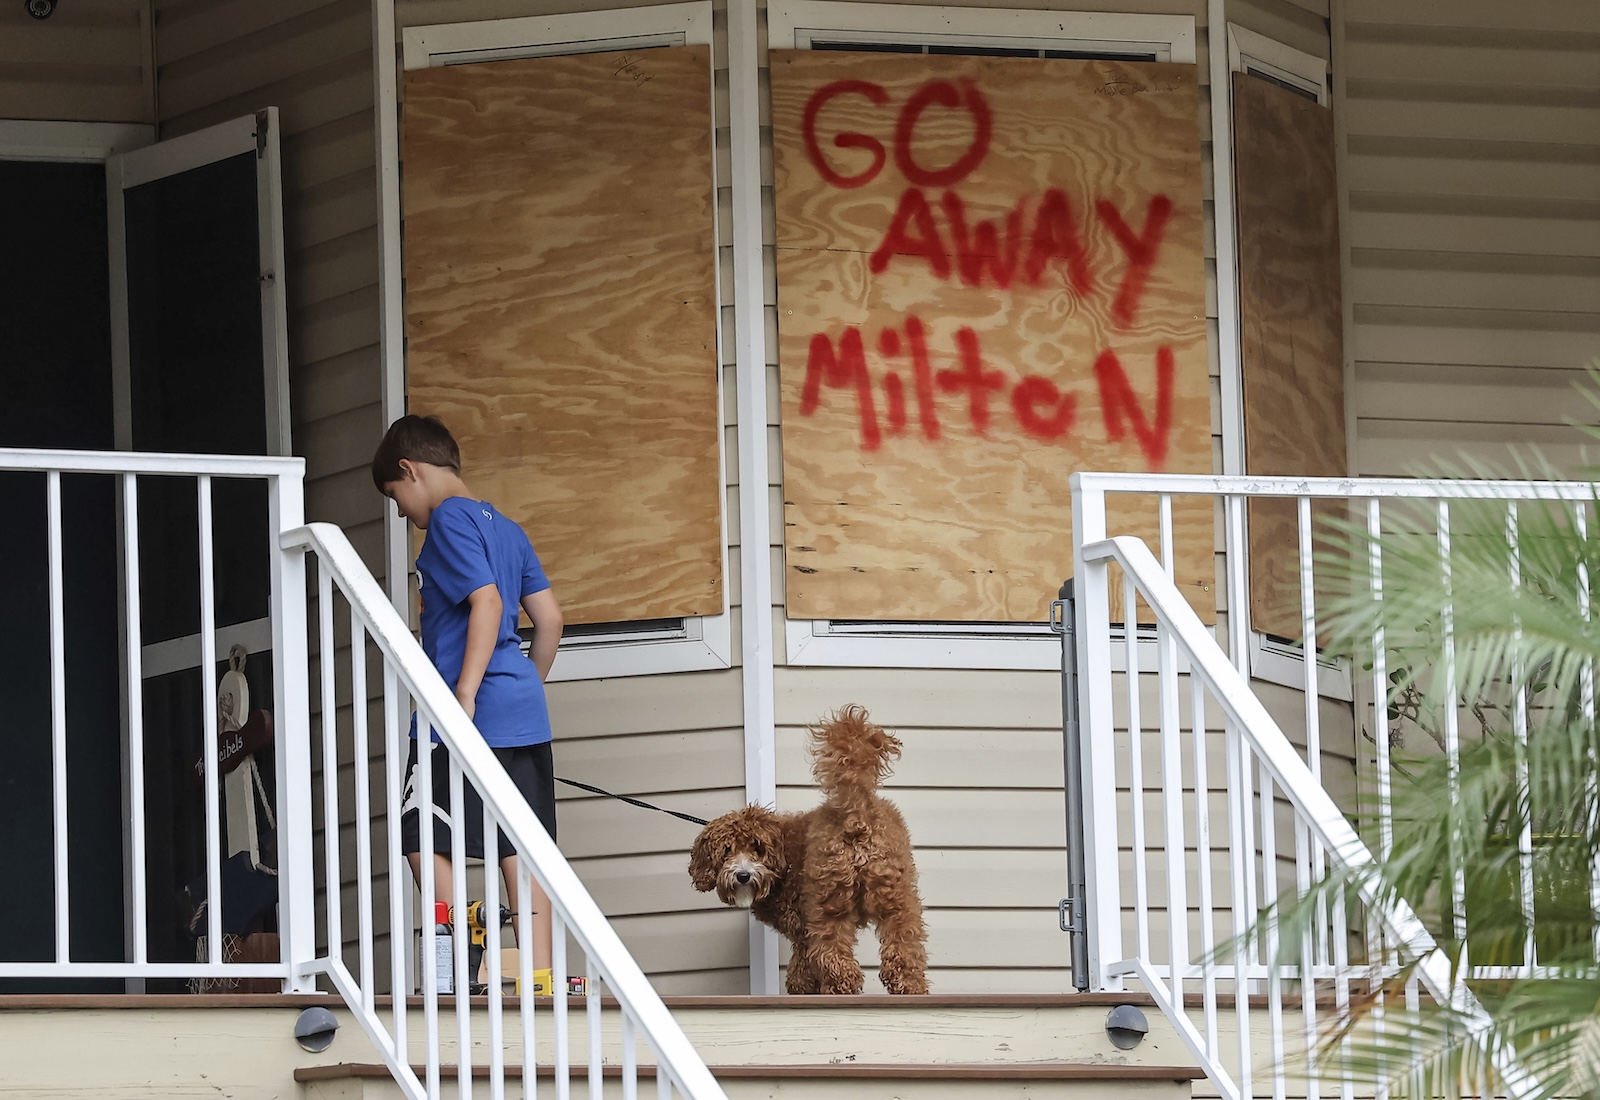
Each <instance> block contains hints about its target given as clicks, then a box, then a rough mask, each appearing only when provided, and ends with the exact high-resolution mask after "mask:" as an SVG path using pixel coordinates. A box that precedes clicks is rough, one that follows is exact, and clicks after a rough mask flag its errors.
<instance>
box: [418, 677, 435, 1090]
mask: <svg viewBox="0 0 1600 1100" xmlns="http://www.w3.org/2000/svg"><path fill="white" fill-rule="evenodd" d="M416 722H417V736H416V746H417V770H416V779H415V783H414V786H413V791H414V792H415V796H416V808H417V863H418V867H419V873H418V875H417V883H418V886H419V888H420V890H421V899H422V955H421V958H419V959H418V960H417V973H418V975H419V977H418V980H419V981H420V982H421V984H422V1027H423V1033H424V1034H425V1035H426V1036H427V1042H428V1056H427V1073H428V1080H427V1084H428V1095H429V1096H430V1097H432V1096H438V1095H439V1078H440V1066H439V985H440V981H439V963H438V959H439V952H438V942H437V941H438V936H437V934H436V926H437V923H438V918H437V908H438V906H437V901H436V899H437V898H438V896H439V892H438V890H437V889H436V884H435V881H434V880H435V875H434V866H433V855H434V848H435V844H434V829H435V826H436V824H437V823H436V822H435V821H434V817H433V802H434V798H433V751H434V744H433V727H434V717H433V715H432V713H430V712H429V711H427V710H424V709H423V707H422V706H421V705H420V701H419V705H418V707H417V710H416Z"/></svg>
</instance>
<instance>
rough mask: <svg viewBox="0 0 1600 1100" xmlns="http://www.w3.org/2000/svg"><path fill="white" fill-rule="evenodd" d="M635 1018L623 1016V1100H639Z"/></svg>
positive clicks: (625, 1014) (624, 1014)
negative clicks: (634, 1035) (634, 1034)
mask: <svg viewBox="0 0 1600 1100" xmlns="http://www.w3.org/2000/svg"><path fill="white" fill-rule="evenodd" d="M635 1041H636V1040H635V1039H634V1037H633V1017H631V1016H629V1015H628V1014H627V1013H626V1012H624V1013H623V1014H622V1100H639V1052H638V1051H637V1050H635V1049H634V1043H635Z"/></svg>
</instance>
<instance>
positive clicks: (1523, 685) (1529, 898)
mask: <svg viewBox="0 0 1600 1100" xmlns="http://www.w3.org/2000/svg"><path fill="white" fill-rule="evenodd" d="M1506 546H1507V549H1508V550H1510V553H1511V561H1510V566H1511V577H1510V581H1511V590H1512V592H1514V593H1516V594H1517V595H1519V596H1520V595H1521V594H1522V546H1521V541H1520V536H1519V531H1518V524H1517V502H1516V501H1511V502H1510V503H1508V504H1507V505H1506ZM1511 647H1512V648H1511V683H1512V684H1513V685H1514V687H1513V691H1514V692H1515V695H1514V698H1513V701H1512V704H1511V705H1512V711H1511V725H1512V733H1513V736H1514V737H1515V738H1516V740H1517V747H1518V750H1519V751H1518V753H1517V791H1518V795H1519V798H1518V802H1519V803H1520V804H1521V805H1523V806H1526V807H1527V808H1528V813H1527V815H1526V816H1525V817H1524V818H1523V819H1522V827H1521V828H1520V829H1519V830H1518V832H1517V865H1518V871H1519V874H1518V879H1519V885H1520V887H1521V891H1520V892H1521V896H1522V897H1521V900H1522V918H1523V921H1524V922H1525V924H1526V928H1525V931H1524V936H1523V948H1522V965H1523V966H1524V967H1525V968H1526V969H1525V970H1524V972H1523V974H1522V977H1525V978H1526V977H1531V976H1532V974H1533V969H1534V968H1535V967H1536V966H1538V965H1539V951H1538V943H1537V941H1536V940H1535V938H1534V934H1533V920H1534V912H1533V815H1534V814H1535V813H1536V812H1537V811H1536V809H1535V808H1534V807H1533V806H1532V805H1531V803H1530V801H1529V799H1530V797H1531V796H1530V794H1529V790H1528V685H1527V671H1528V670H1527V666H1526V665H1525V663H1524V662H1523V659H1522V620H1521V619H1520V618H1519V619H1517V620H1516V621H1515V622H1514V624H1513V628H1512V632H1511Z"/></svg>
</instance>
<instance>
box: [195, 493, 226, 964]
mask: <svg viewBox="0 0 1600 1100" xmlns="http://www.w3.org/2000/svg"><path fill="white" fill-rule="evenodd" d="M198 482H199V485H198V493H199V503H200V700H201V703H200V705H201V707H202V709H203V711H204V713H203V714H202V718H203V720H204V722H205V725H204V727H203V728H204V731H205V732H204V735H203V740H202V741H201V742H200V745H201V749H200V755H201V757H203V758H204V760H205V762H206V769H205V770H206V776H205V777H206V802H205V807H206V953H207V954H208V955H209V956H210V959H209V960H208V961H210V962H213V963H220V962H222V960H223V954H222V820H221V817H220V814H221V810H222V791H221V784H220V776H218V774H217V591H216V574H215V572H214V568H213V565H212V560H213V556H214V553H215V543H214V540H213V537H212V524H211V477H210V475H209V474H201V475H200V477H199V479H198Z"/></svg>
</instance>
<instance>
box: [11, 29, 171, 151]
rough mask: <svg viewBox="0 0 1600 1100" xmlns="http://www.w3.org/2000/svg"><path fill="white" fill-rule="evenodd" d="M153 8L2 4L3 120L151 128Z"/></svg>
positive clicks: (153, 111)
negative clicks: (48, 10)
mask: <svg viewBox="0 0 1600 1100" xmlns="http://www.w3.org/2000/svg"><path fill="white" fill-rule="evenodd" d="M154 86H155V84H154V71H153V66H152V65H151V61H150V8H149V3H148V0H94V2H93V3H63V4H61V5H60V6H59V7H58V8H57V9H56V11H55V14H53V15H52V16H51V17H50V18H49V19H34V18H33V17H32V16H30V15H29V14H28V13H27V11H26V10H25V9H24V8H23V5H22V3H21V2H20V0H17V2H15V3H7V4H0V119H50V120H60V121H68V122H142V123H147V124H148V123H153V122H154V121H155V117H154V115H155V110H154V105H153V104H154V100H153V92H152V90H153V88H154Z"/></svg>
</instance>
